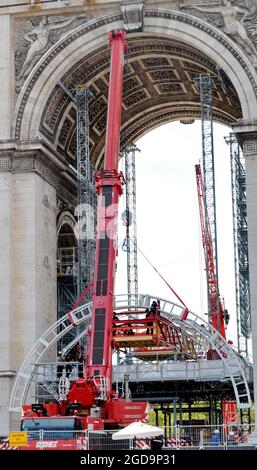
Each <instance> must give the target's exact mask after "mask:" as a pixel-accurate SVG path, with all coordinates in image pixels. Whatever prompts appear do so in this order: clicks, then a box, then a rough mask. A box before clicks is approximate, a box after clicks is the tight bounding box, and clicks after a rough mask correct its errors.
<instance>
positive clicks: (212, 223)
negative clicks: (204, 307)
mask: <svg viewBox="0 0 257 470" xmlns="http://www.w3.org/2000/svg"><path fill="white" fill-rule="evenodd" d="M196 82H197V83H198V85H199V90H200V100H201V126H202V158H203V177H204V188H205V193H204V210H205V220H208V219H209V227H210V233H211V240H212V249H213V262H214V268H215V273H216V276H215V282H216V286H215V287H216V292H219V287H218V286H219V278H218V249H217V224H216V194H215V167H214V144H213V116H212V77H211V75H205V76H200V77H198V78H197V79H196ZM206 230H208V226H207V224H206ZM207 237H208V233H206V239H207ZM206 250H208V247H207V246H206ZM205 259H208V252H206V253H205ZM210 274H211V273H210V271H209V266H208V263H206V276H207V286H209V285H210V282H211V275H210ZM218 297H219V296H217V299H218ZM211 310H213V306H211V296H210V292H209V289H208V313H209V320H210V312H211ZM218 312H219V302H218V300H217V317H218V320H219V315H218ZM219 329H220V325H218V330H219Z"/></svg>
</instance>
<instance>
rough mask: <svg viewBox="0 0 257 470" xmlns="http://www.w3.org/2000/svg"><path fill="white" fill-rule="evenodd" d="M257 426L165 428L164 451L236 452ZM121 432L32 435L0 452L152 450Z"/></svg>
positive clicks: (1, 445) (3, 444)
mask: <svg viewBox="0 0 257 470" xmlns="http://www.w3.org/2000/svg"><path fill="white" fill-rule="evenodd" d="M254 430H255V427H254V425H248V424H247V425H238V424H235V423H233V424H224V425H192V426H189V425H186V426H179V425H178V426H175V427H172V428H171V427H168V428H164V429H163V431H164V435H163V449H169V448H175V449H181V450H182V449H189V448H191V449H209V448H214V447H215V448H216V449H219V448H222V449H232V448H234V447H235V446H242V447H243V446H249V445H251V435H252V433H253V431H254ZM116 431H117V430H101V431H92V430H86V431H62V430H60V431H45V430H39V431H29V432H28V433H27V445H26V446H20V447H19V446H10V443H9V439H8V438H4V439H2V440H1V439H0V450H113V451H116V450H136V449H138V450H144V449H146V450H147V449H151V439H150V438H139V437H134V438H131V439H123V440H113V439H112V434H113V433H115V432H116Z"/></svg>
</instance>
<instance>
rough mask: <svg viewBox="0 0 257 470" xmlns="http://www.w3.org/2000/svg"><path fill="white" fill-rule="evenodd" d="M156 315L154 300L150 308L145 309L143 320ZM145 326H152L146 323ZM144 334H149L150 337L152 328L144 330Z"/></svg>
mask: <svg viewBox="0 0 257 470" xmlns="http://www.w3.org/2000/svg"><path fill="white" fill-rule="evenodd" d="M156 313H157V302H155V300H154V301H153V302H152V305H151V307H150V310H149V308H147V309H146V316H145V318H148V317H153V316H154V315H156ZM147 326H148V327H149V326H153V323H152V322H151V323H147ZM146 333H147V334H150V335H152V334H153V328H147V330H146Z"/></svg>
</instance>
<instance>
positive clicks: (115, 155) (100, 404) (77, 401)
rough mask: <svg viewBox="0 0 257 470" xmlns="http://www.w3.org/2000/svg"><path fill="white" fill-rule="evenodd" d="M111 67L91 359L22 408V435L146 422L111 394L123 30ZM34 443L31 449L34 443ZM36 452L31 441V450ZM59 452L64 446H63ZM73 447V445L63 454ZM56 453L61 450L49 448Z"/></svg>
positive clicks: (133, 406) (142, 411)
mask: <svg viewBox="0 0 257 470" xmlns="http://www.w3.org/2000/svg"><path fill="white" fill-rule="evenodd" d="M109 44H110V46H111V67H110V81H109V96H108V114H107V128H106V144H105V160H104V169H103V170H102V171H101V172H100V173H98V175H97V176H96V183H97V184H96V186H97V193H98V220H97V241H96V260H95V277H94V291H93V307H92V326H91V332H90V348H89V354H88V357H87V360H86V365H85V367H84V373H83V376H84V377H83V378H79V379H77V380H76V381H75V382H74V383H73V384H72V386H71V388H70V390H69V392H68V393H67V396H66V399H64V400H63V401H61V402H60V403H58V404H42V405H41V404H36V405H24V406H23V419H22V425H21V429H22V430H24V431H35V430H36V429H37V430H40V429H43V430H44V431H46V432H48V431H49V430H56V429H57V430H58V431H60V430H76V429H80V430H83V429H110V428H111V427H116V428H117V426H118V425H121V426H125V425H127V424H129V423H130V422H133V421H136V420H140V419H141V420H142V419H145V418H147V414H148V406H147V403H142V402H133V403H132V402H128V401H125V400H124V398H123V399H122V398H118V397H117V396H116V395H115V393H114V391H113V389H112V323H113V297H114V277H115V269H116V256H117V246H116V221H117V204H118V200H119V196H120V195H121V194H122V184H123V183H124V181H123V175H122V173H118V159H119V148H120V125H121V106H122V85H123V71H124V54H125V52H126V50H127V43H126V40H125V32H124V31H119V30H117V31H113V32H111V33H110V34H109ZM33 443H34V444H33ZM36 447H40V446H38V445H37V442H36V441H30V445H29V448H36ZM61 447H62V446H61ZM71 447H72V448H74V447H73V444H72V443H71V445H70V446H69V445H67V441H66V447H65V448H66V449H69V448H71ZM27 448H28V447H27ZM50 448H54V449H58V448H60V445H54V446H50Z"/></svg>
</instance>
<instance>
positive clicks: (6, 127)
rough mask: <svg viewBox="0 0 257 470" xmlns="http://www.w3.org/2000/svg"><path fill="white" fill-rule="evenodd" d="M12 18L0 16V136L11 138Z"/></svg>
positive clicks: (12, 92)
mask: <svg viewBox="0 0 257 470" xmlns="http://www.w3.org/2000/svg"><path fill="white" fill-rule="evenodd" d="M12 21H13V20H12V18H11V16H10V15H0V44H1V47H0V84H1V86H0V103H1V106H0V136H1V139H10V137H11V119H12V113H13V106H14V96H15V93H14V77H15V74H14V48H13V36H12V34H13V32H12Z"/></svg>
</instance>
